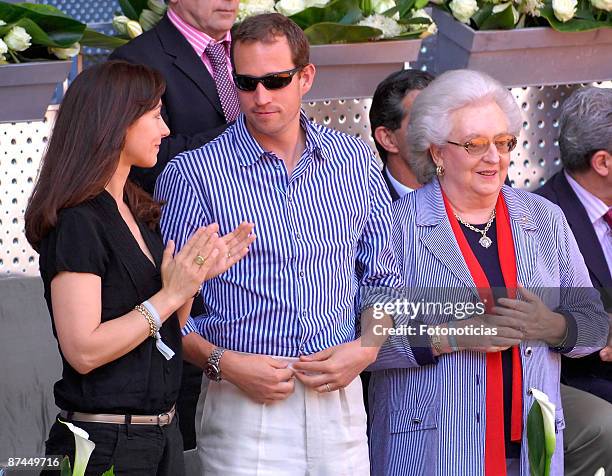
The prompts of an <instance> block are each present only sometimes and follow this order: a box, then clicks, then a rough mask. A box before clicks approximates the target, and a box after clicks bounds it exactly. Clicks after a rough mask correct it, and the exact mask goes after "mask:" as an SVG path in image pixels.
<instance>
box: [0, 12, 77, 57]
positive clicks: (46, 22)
mask: <svg viewBox="0 0 612 476" xmlns="http://www.w3.org/2000/svg"><path fill="white" fill-rule="evenodd" d="M0 18H2V19H3V20H4V21H5V22H6V23H7V25H5V26H4V27H2V31H3V32H4V33H5V32H6V31H7V28H9V27H11V28H12V27H13V26H21V27H22V28H25V30H26V31H27V32H28V34H29V35H30V36H31V37H32V43H33V44H38V45H43V46H52V47H58V48H67V47H69V46H71V45H73V44H74V43H76V42H78V41H80V40H81V37H82V36H83V32H84V31H85V28H86V26H85V24H84V23H81V22H80V21H77V20H75V19H73V18H70V17H68V16H66V15H65V14H64V13H62V12H61V11H60V10H58V9H57V8H55V7H52V6H50V5H34V4H28V3H24V4H8V3H5V2H0ZM9 29H10V28H9ZM4 33H3V34H4Z"/></svg>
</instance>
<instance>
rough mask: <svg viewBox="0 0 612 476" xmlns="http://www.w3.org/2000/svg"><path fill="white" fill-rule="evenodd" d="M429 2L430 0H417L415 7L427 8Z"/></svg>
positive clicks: (418, 8) (417, 8)
mask: <svg viewBox="0 0 612 476" xmlns="http://www.w3.org/2000/svg"><path fill="white" fill-rule="evenodd" d="M428 3H429V0H416V2H414V8H415V9H416V10H420V9H421V8H425V7H426V6H427V4H428Z"/></svg>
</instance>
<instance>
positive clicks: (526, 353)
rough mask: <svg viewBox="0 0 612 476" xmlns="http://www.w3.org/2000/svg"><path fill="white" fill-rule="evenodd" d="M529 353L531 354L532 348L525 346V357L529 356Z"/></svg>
mask: <svg viewBox="0 0 612 476" xmlns="http://www.w3.org/2000/svg"><path fill="white" fill-rule="evenodd" d="M531 354H533V349H532V348H531V347H526V348H525V355H526V356H527V357H531Z"/></svg>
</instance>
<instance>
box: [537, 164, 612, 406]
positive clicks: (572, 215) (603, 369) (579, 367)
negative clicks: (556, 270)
mask: <svg viewBox="0 0 612 476" xmlns="http://www.w3.org/2000/svg"><path fill="white" fill-rule="evenodd" d="M535 193H537V194H539V195H542V196H543V197H545V198H547V199H548V200H550V201H551V202H553V203H555V204H557V205H559V207H560V208H561V209H562V210H563V213H564V214H565V218H567V222H568V223H569V226H570V228H571V229H572V232H573V233H574V236H575V237H576V241H577V242H578V248H580V252H581V253H582V256H583V257H584V261H585V263H586V265H587V268H588V269H589V275H590V277H591V282H592V283H593V286H594V287H596V288H597V289H598V290H599V292H600V294H601V298H602V301H603V303H604V307H605V308H606V310H607V311H608V312H612V277H611V276H610V270H609V269H608V265H607V263H606V257H605V256H604V253H603V250H602V249H601V245H600V243H599V240H598V239H597V235H596V234H595V230H594V229H593V225H592V223H591V220H590V219H589V216H588V215H587V211H586V210H585V208H584V207H583V206H582V203H581V202H580V200H579V199H578V197H577V196H576V194H575V193H574V190H573V189H572V187H571V185H570V184H569V182H568V181H567V179H566V178H565V174H564V173H563V171H560V172H558V173H557V174H555V175H553V176H552V177H551V178H550V179H549V180H548V181H547V182H546V183H545V184H544V185H543V186H542V187H541V188H539V189H538V190H536V192H535ZM562 372H563V377H564V379H565V380H566V381H567V382H568V383H569V384H570V385H573V386H578V387H579V388H584V389H585V390H587V391H591V392H592V393H596V394H598V393H599V392H597V389H596V388H593V387H591V388H585V387H584V385H580V384H578V385H574V382H575V381H576V380H577V379H578V380H581V381H582V380H584V379H586V378H589V377H595V378H604V379H606V380H610V381H612V363H606V362H602V361H601V359H600V358H599V355H598V354H592V355H591V356H588V357H584V358H582V359H565V358H564V359H563V367H562ZM584 383H585V385H586V384H588V385H591V383H589V382H584ZM607 388H608V389H609V388H610V387H609V386H607Z"/></svg>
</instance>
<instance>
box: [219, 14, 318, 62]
mask: <svg viewBox="0 0 612 476" xmlns="http://www.w3.org/2000/svg"><path fill="white" fill-rule="evenodd" d="M279 36H284V37H285V38H287V42H288V43H289V48H291V59H292V60H293V64H294V66H305V65H307V64H308V63H309V62H310V44H309V43H308V38H306V35H305V34H304V32H303V31H302V29H301V28H300V27H299V26H298V25H297V24H296V23H295V22H294V21H293V20H290V19H289V18H287V17H286V16H285V15H281V14H280V13H263V14H261V15H254V16H252V17H247V18H246V19H245V20H244V21H243V22H242V23H239V24H238V25H235V26H234V28H232V46H231V59H232V66H235V65H234V47H235V45H236V44H238V43H241V42H252V41H260V42H263V43H272V42H273V41H276V38H278V37H279ZM234 69H235V68H234Z"/></svg>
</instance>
